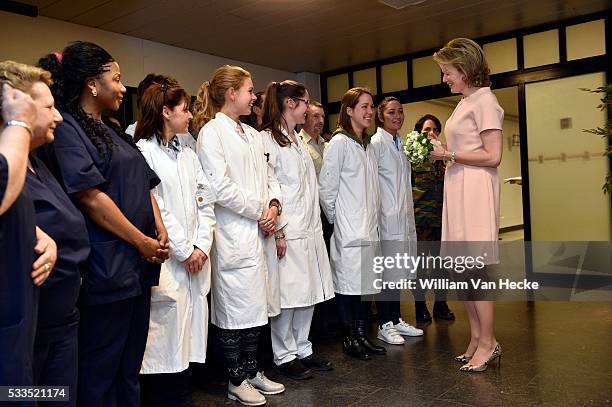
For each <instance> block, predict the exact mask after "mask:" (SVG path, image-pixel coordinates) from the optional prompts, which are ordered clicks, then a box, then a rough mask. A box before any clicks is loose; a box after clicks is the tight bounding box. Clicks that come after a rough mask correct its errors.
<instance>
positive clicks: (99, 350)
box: [39, 41, 169, 407]
mask: <svg viewBox="0 0 612 407" xmlns="http://www.w3.org/2000/svg"><path fill="white" fill-rule="evenodd" d="M39 63H40V65H41V66H43V67H44V68H46V69H47V70H49V71H51V72H52V74H53V81H54V85H52V91H53V96H54V97H55V99H56V103H57V104H58V107H59V109H60V111H61V112H62V116H63V118H64V122H63V123H61V124H60V125H59V126H58V127H57V128H56V130H55V142H54V143H53V145H52V148H46V150H45V153H46V154H44V155H45V160H46V161H47V163H48V166H49V168H50V169H51V171H52V172H53V173H54V175H55V176H56V177H57V178H58V179H59V180H60V183H61V184H62V185H63V187H64V190H65V191H66V192H67V193H68V194H69V195H71V196H72V198H73V199H74V200H75V202H76V203H77V206H78V207H79V208H80V210H81V211H82V212H83V214H84V215H85V222H86V225H87V230H88V233H89V240H90V248H91V252H90V255H89V258H88V261H87V269H86V271H85V273H84V274H83V283H82V287H81V293H80V298H79V309H80V311H81V321H80V325H79V339H78V340H79V359H78V363H79V375H78V380H79V383H78V404H79V405H84V406H88V407H89V406H104V407H106V406H121V405H125V406H138V405H139V404H140V400H139V393H140V392H139V384H138V372H139V370H140V365H141V362H142V357H143V354H144V350H145V344H146V339H147V333H148V323H149V310H150V305H151V298H150V290H151V286H152V285H157V283H158V280H159V263H161V262H163V261H164V260H165V259H166V258H167V257H168V254H169V253H168V241H167V233H166V230H165V228H164V226H163V222H162V221H161V216H160V214H159V208H158V207H157V204H156V202H155V199H153V198H152V196H151V193H150V189H151V188H153V187H154V186H155V185H157V184H158V183H159V179H158V178H157V176H156V175H155V173H154V172H153V171H152V170H151V169H150V168H149V166H148V165H147V163H146V161H145V159H144V157H143V156H142V154H141V153H140V151H138V149H137V148H136V147H135V145H134V144H133V143H132V141H131V139H130V138H129V137H128V136H126V135H125V133H123V132H122V131H121V130H120V129H118V128H116V127H115V128H111V127H110V126H109V125H107V124H106V123H104V122H103V121H102V112H103V111H107V110H111V111H116V110H118V109H119V106H120V105H121V101H122V99H123V95H124V94H125V87H124V86H123V84H122V83H121V72H120V70H119V65H118V64H117V62H116V61H115V60H114V59H113V58H112V57H111V55H110V54H109V53H108V52H106V51H105V50H104V49H102V48H101V47H99V46H97V45H95V44H92V43H87V42H81V41H77V42H75V43H72V44H70V45H69V46H68V47H66V49H64V51H63V53H62V54H61V55H59V54H50V55H48V56H46V57H44V58H42V59H41V60H40V61H39Z"/></svg>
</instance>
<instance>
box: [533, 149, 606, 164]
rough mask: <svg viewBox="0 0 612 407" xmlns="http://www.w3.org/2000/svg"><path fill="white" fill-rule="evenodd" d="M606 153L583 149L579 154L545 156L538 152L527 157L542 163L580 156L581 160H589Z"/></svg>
mask: <svg viewBox="0 0 612 407" xmlns="http://www.w3.org/2000/svg"><path fill="white" fill-rule="evenodd" d="M605 156H606V153H599V152H595V153H592V152H590V151H584V152H583V153H581V154H565V153H561V155H558V156H553V157H545V156H544V154H538V156H537V157H535V158H529V161H530V162H538V163H540V164H542V163H544V161H555V160H556V161H562V162H565V161H567V160H570V159H576V158H582V159H583V160H590V159H591V158H598V157H605Z"/></svg>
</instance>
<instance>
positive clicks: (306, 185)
mask: <svg viewBox="0 0 612 407" xmlns="http://www.w3.org/2000/svg"><path fill="white" fill-rule="evenodd" d="M283 133H284V134H285V135H288V133H287V132H286V131H283ZM261 136H262V138H263V141H264V147H265V148H266V152H267V153H269V154H270V160H269V165H271V166H272V168H273V169H274V174H275V175H276V178H277V179H278V183H279V184H280V189H281V194H282V197H283V202H284V205H283V213H282V215H281V221H280V223H281V224H282V225H284V228H283V232H284V234H285V240H286V242H287V253H286V254H285V256H284V257H283V258H281V259H280V260H279V261H278V273H279V276H280V298H281V301H280V306H281V308H298V307H309V306H311V305H315V304H317V303H319V302H322V301H325V300H328V299H330V298H332V297H333V296H334V283H333V279H332V274H331V268H330V265H329V259H328V257H327V250H326V248H325V240H324V239H323V228H322V226H321V209H320V207H319V191H318V184H317V175H316V171H315V167H314V164H313V162H312V159H311V158H310V155H309V153H308V149H307V147H306V145H305V143H304V142H303V141H302V140H301V139H300V138H299V137H298V135H297V133H296V132H295V131H294V137H295V139H296V140H297V143H291V144H290V145H289V146H286V147H281V146H280V145H278V143H277V142H276V141H274V139H273V138H272V134H271V133H270V132H269V131H262V132H261Z"/></svg>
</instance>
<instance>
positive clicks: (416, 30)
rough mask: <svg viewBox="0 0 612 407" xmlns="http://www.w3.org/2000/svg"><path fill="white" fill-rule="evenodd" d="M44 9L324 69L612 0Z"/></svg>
mask: <svg viewBox="0 0 612 407" xmlns="http://www.w3.org/2000/svg"><path fill="white" fill-rule="evenodd" d="M24 2H25V3H29V4H33V5H37V6H38V7H39V13H40V15H42V16H45V17H50V18H55V19H60V20H65V21H70V22H72V23H76V24H82V25H86V26H90V27H96V28H100V29H103V30H107V31H112V32H116V33H121V34H126V35H130V36H133V37H138V38H143V39H148V40H152V41H157V42H161V43H165V44H169V45H174V46H177V47H181V48H187V49H191V50H195V51H200V52H204V53H207V54H213V55H217V56H222V57H227V58H232V59H237V60H242V61H245V62H251V63H255V64H259V65H264V66H269V67H274V68H278V69H283V70H287V71H292V72H302V71H310V72H321V71H327V70H332V69H336V68H342V67H346V66H350V65H356V64H360V63H366V62H371V61H374V60H378V59H382V58H387V57H392V56H396V55H400V54H406V53H410V52H415V51H420V50H424V49H430V48H434V47H437V46H440V45H442V44H444V43H445V42H446V41H447V40H449V39H451V38H453V37H458V36H464V37H473V38H477V37H483V36H488V35H493V34H498V33H503V32H508V31H512V30H516V29H520V28H526V27H531V26H534V25H539V24H543V23H548V22H552V21H558V20H562V19H566V18H571V17H575V16H580V15H585V14H590V13H594V12H599V11H603V10H606V9H609V8H611V5H612V0H504V1H500V0H427V1H425V2H424V3H421V4H419V5H416V6H411V7H408V8H406V9H404V10H400V11H398V10H394V9H392V8H390V7H387V6H385V5H383V4H381V3H379V2H378V1H377V0H89V1H79V0H29V1H27V0H26V1H24Z"/></svg>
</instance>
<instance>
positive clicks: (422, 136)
mask: <svg viewBox="0 0 612 407" xmlns="http://www.w3.org/2000/svg"><path fill="white" fill-rule="evenodd" d="M433 147H434V146H433V144H432V143H431V140H429V137H427V133H419V132H418V131H413V132H410V133H409V134H408V135H407V136H406V140H405V141H404V154H406V157H408V160H409V161H410V162H411V163H412V164H422V163H423V162H425V161H427V160H428V159H429V153H430V152H431V151H432V150H433Z"/></svg>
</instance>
